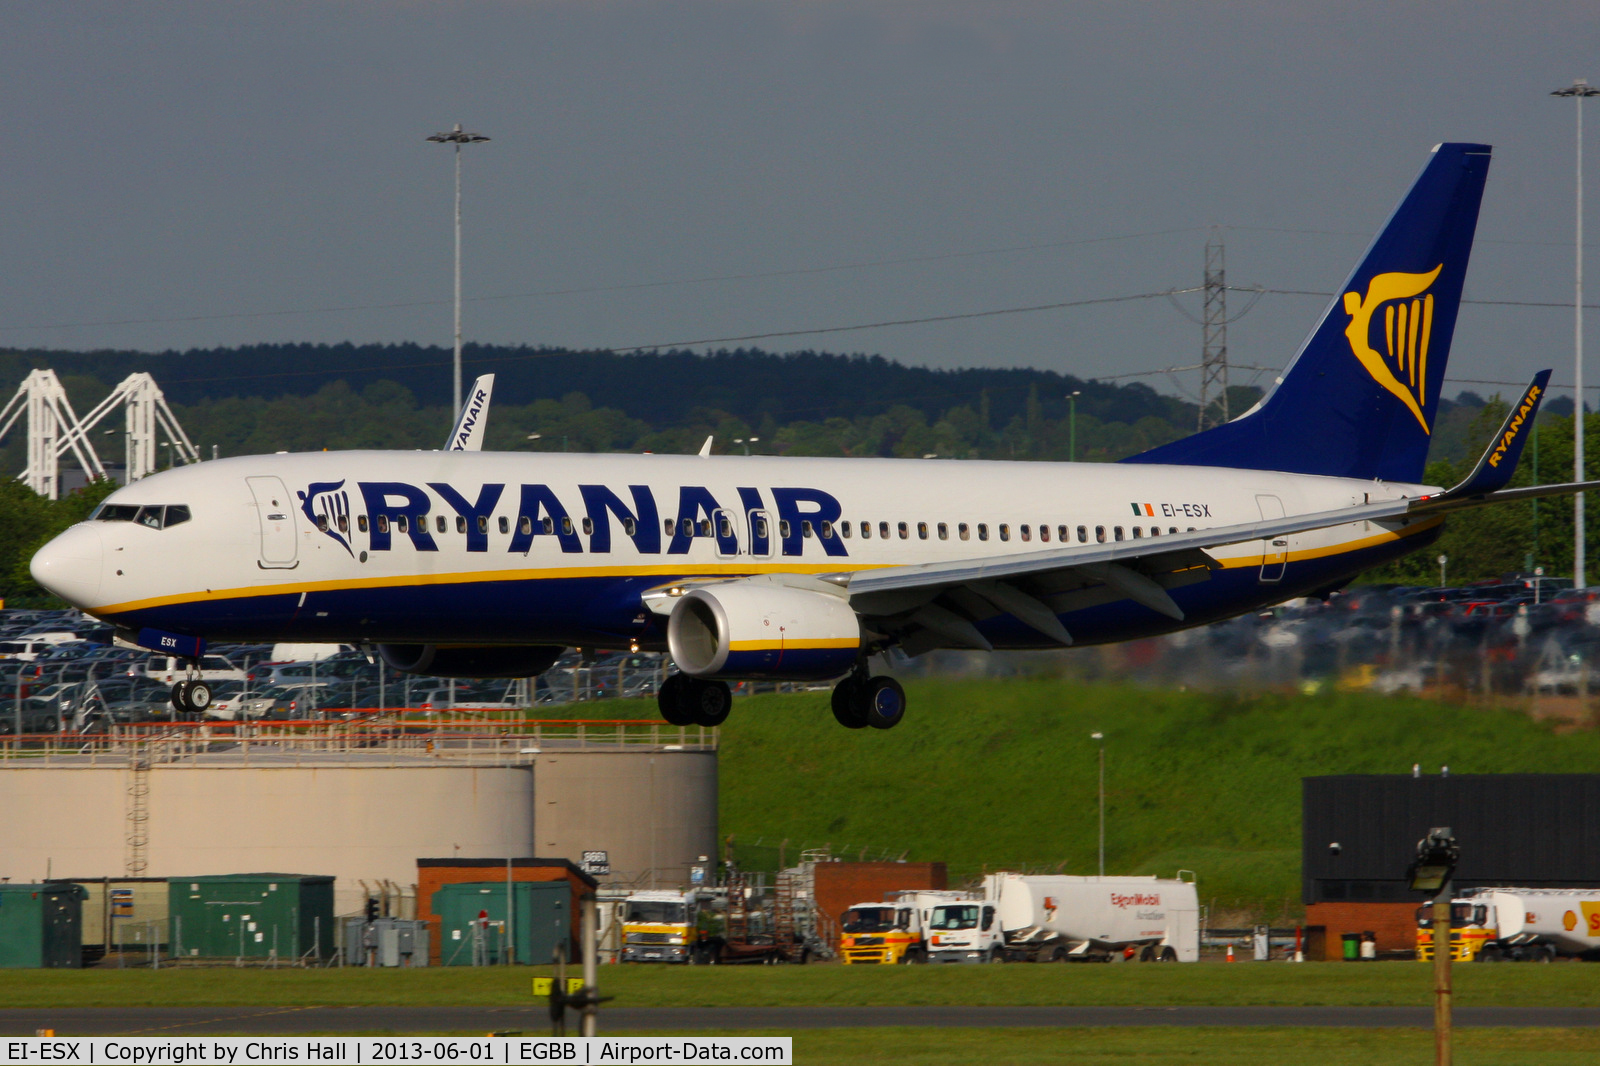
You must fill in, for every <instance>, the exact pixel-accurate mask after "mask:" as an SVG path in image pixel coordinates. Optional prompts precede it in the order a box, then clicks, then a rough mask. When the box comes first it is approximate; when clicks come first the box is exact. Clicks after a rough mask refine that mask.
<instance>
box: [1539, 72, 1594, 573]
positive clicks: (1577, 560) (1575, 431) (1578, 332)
mask: <svg viewBox="0 0 1600 1066" xmlns="http://www.w3.org/2000/svg"><path fill="white" fill-rule="evenodd" d="M1550 95H1551V96H1562V97H1567V98H1569V99H1571V100H1572V101H1573V102H1574V103H1575V104H1576V105H1577V106H1576V107H1575V108H1574V110H1575V111H1576V112H1577V113H1578V181H1577V187H1578V197H1577V199H1578V212H1577V215H1578V221H1577V233H1576V236H1575V237H1574V240H1573V246H1574V248H1575V251H1574V257H1575V259H1576V266H1575V268H1574V270H1573V284H1572V287H1573V294H1572V308H1573V315H1572V317H1573V327H1572V347H1573V355H1572V363H1573V382H1572V395H1573V399H1574V401H1575V403H1576V408H1575V409H1574V411H1573V413H1572V467H1573V470H1574V471H1575V473H1574V475H1573V476H1574V480H1577V481H1582V480H1583V479H1584V477H1585V476H1586V475H1585V474H1584V472H1583V470H1584V459H1583V437H1584V431H1583V102H1584V100H1586V99H1588V98H1589V97H1591V96H1600V89H1597V88H1595V87H1594V86H1592V85H1590V84H1589V83H1588V81H1587V80H1585V79H1583V78H1574V79H1573V81H1572V84H1571V85H1568V86H1566V87H1564V88H1561V89H1555V90H1552V91H1551V93H1550ZM1585 539H1586V538H1585V527H1584V514H1583V493H1581V492H1580V493H1578V494H1577V495H1576V496H1574V497H1573V498H1572V542H1573V543H1572V556H1573V558H1572V577H1573V587H1574V588H1580V589H1581V588H1587V587H1588V581H1587V579H1586V578H1587V575H1586V574H1585V573H1584V570H1585V565H1584V564H1585V559H1584V556H1585V554H1586V548H1587V545H1586V544H1585Z"/></svg>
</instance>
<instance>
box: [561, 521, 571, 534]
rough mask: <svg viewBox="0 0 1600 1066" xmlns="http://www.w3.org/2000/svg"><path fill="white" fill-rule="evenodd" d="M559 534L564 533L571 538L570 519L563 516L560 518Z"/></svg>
mask: <svg viewBox="0 0 1600 1066" xmlns="http://www.w3.org/2000/svg"><path fill="white" fill-rule="evenodd" d="M561 532H562V533H565V534H566V535H567V536H569V537H570V536H572V519H570V518H567V517H565V516H563V517H562V519H561Z"/></svg>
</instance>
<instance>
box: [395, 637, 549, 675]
mask: <svg viewBox="0 0 1600 1066" xmlns="http://www.w3.org/2000/svg"><path fill="white" fill-rule="evenodd" d="M565 650H566V649H564V648H556V647H546V646H544V645H534V646H531V647H530V646H527V645H494V644H485V645H479V646H475V647H451V646H445V647H440V646H439V645H437V644H379V645H378V654H379V655H381V656H382V657H383V661H384V662H386V663H388V664H389V665H390V666H392V667H393V668H394V669H396V670H399V671H400V672H401V673H402V674H429V675H431V676H433V677H533V676H535V675H537V674H542V673H544V672H545V671H546V670H548V669H550V667H551V666H553V665H555V661H556V660H557V659H559V658H561V653H562V652H563V651H565Z"/></svg>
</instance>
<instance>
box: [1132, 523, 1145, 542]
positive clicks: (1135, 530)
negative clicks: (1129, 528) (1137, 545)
mask: <svg viewBox="0 0 1600 1066" xmlns="http://www.w3.org/2000/svg"><path fill="white" fill-rule="evenodd" d="M1143 536H1144V530H1143V529H1142V528H1140V527H1139V526H1134V527H1133V539H1134V540H1138V539H1139V538H1141V537H1143Z"/></svg>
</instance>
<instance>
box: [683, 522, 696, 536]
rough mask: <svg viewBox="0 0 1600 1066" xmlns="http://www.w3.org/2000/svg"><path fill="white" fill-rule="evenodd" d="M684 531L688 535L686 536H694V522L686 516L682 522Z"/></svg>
mask: <svg viewBox="0 0 1600 1066" xmlns="http://www.w3.org/2000/svg"><path fill="white" fill-rule="evenodd" d="M682 532H683V535H684V536H686V537H692V536H694V523H693V522H692V521H690V520H689V519H687V518H685V519H684V520H683V523H682Z"/></svg>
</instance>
